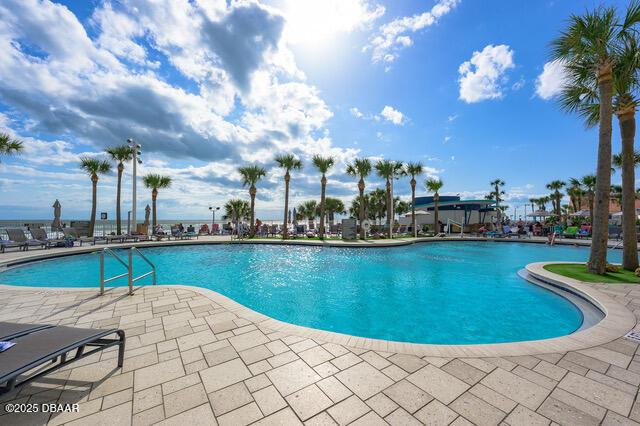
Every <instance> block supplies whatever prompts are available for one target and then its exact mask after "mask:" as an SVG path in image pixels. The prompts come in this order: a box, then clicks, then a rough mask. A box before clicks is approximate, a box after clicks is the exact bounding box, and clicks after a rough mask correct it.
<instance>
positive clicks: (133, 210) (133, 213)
mask: <svg viewBox="0 0 640 426" xmlns="http://www.w3.org/2000/svg"><path fill="white" fill-rule="evenodd" d="M127 143H128V144H129V146H130V147H131V152H132V153H133V188H132V191H131V198H132V206H131V224H132V225H133V231H134V232H135V231H136V230H137V223H136V202H137V194H136V182H137V174H136V168H137V165H138V164H142V159H140V157H139V155H142V151H140V149H141V148H142V145H140V144H138V143H136V142H135V141H134V140H133V139H131V138H129V139H127Z"/></svg>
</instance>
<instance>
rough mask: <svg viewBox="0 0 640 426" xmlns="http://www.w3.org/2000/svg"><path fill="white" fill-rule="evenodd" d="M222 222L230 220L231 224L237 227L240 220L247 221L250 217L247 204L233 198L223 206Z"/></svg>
mask: <svg viewBox="0 0 640 426" xmlns="http://www.w3.org/2000/svg"><path fill="white" fill-rule="evenodd" d="M223 208H224V215H223V216H222V218H223V219H224V220H230V221H231V223H233V224H234V225H237V224H238V222H240V220H243V219H244V220H248V219H249V217H250V214H251V213H250V210H251V209H250V208H249V202H248V201H246V200H241V199H239V198H233V199H231V200H229V201H227V202H226V203H225V205H224V207H223Z"/></svg>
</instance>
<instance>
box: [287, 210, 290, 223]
mask: <svg viewBox="0 0 640 426" xmlns="http://www.w3.org/2000/svg"><path fill="white" fill-rule="evenodd" d="M287 223H291V209H289V216H288V219H287Z"/></svg>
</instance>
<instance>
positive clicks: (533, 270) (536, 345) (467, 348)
mask: <svg viewBox="0 0 640 426" xmlns="http://www.w3.org/2000/svg"><path fill="white" fill-rule="evenodd" d="M425 240H426V241H486V239H483V238H480V239H469V238H465V239H461V238H443V239H437V240H436V239H434V238H425V239H417V240H416V239H410V240H408V241H407V240H403V241H402V242H397V243H396V241H384V240H380V241H381V243H375V242H372V243H373V244H371V245H369V244H366V245H365V244H362V243H359V244H358V243H356V244H358V245H356V247H371V246H373V245H374V244H375V246H376V247H389V246H401V245H408V244H413V243H416V242H423V241H425ZM505 241H508V240H505ZM529 241H530V242H533V241H531V240H529ZM511 242H523V240H511ZM175 243H178V244H175ZM223 243H228V242H226V241H220V242H211V241H209V242H206V241H200V242H198V241H185V242H164V243H163V244H159V243H137V244H134V243H132V244H118V245H109V247H112V248H127V247H132V246H139V247H154V246H165V245H167V246H168V245H189V244H223ZM242 243H243V244H252V243H256V241H255V240H252V241H243V242H242ZM259 243H276V244H277V243H278V241H277V240H274V241H270V240H262V241H260V242H259ZM310 243H311V244H310ZM313 243H315V244H313ZM318 243H319V244H318ZM383 243H386V244H384V245H383ZM390 243H393V244H390ZM280 244H290V242H280ZM297 245H316V246H317V245H327V244H325V243H324V242H320V241H299V242H297ZM331 246H343V247H344V246H345V245H331ZM349 247H353V245H351V246H349ZM66 250H67V252H62V253H58V254H53V255H51V254H47V255H43V254H39V255H38V254H36V255H25V256H18V257H15V258H13V259H11V260H8V261H5V262H0V266H3V265H5V266H6V265H19V264H21V263H26V262H32V261H37V260H42V259H49V258H54V257H58V256H65V255H73V254H82V253H87V252H94V251H96V247H95V246H91V247H87V248H84V247H82V248H78V250H75V249H66ZM98 250H99V248H98ZM43 252H44V251H43ZM550 263H578V262H538V263H532V264H529V265H527V266H526V270H527V272H528V273H529V274H531V275H532V276H533V277H535V278H537V279H540V280H542V281H544V282H547V283H550V284H552V285H554V286H556V287H560V288H563V289H566V290H568V291H570V292H572V293H574V294H578V295H579V296H580V297H582V298H584V299H586V300H587V301H589V302H590V303H592V304H593V305H595V306H596V307H597V308H598V309H600V310H601V311H602V312H604V314H605V316H604V318H603V319H602V321H600V322H599V323H598V324H596V325H594V326H593V327H590V328H588V329H585V330H580V331H576V332H574V333H572V334H569V335H565V336H560V337H555V338H551V339H544V340H533V341H524V342H512V343H491V344H474V345H432V344H419V343H408V342H396V341H389V340H382V339H371V338H365V337H357V336H352V335H347V334H342V333H335V332H330V331H324V330H319V329H314V328H309V327H304V326H300V325H295V324H290V323H286V322H283V321H279V320H276V319H274V318H271V317H268V316H266V315H264V314H261V313H259V312H256V311H254V310H252V309H250V308H248V307H246V306H244V305H242V304H240V303H238V302H236V301H234V300H232V299H230V298H228V297H226V296H224V295H222V294H220V293H217V292H215V291H213V290H209V289H205V288H201V287H195V286H185V285H178V284H176V285H170V284H167V285H163V287H173V288H183V289H189V290H191V291H195V292H197V293H199V294H202V295H204V296H206V297H208V298H209V299H210V300H212V301H214V302H216V303H218V304H220V305H221V306H223V307H225V308H226V309H227V310H229V311H231V312H234V313H237V314H238V315H241V316H242V317H245V318H248V319H251V320H252V321H254V322H255V323H257V324H260V325H262V326H264V327H268V328H270V329H273V330H277V331H281V332H285V333H289V334H292V335H297V336H301V337H307V338H311V339H314V340H315V339H318V340H323V341H325V342H328V343H336V344H340V345H346V346H350V347H354V348H360V349H367V350H375V351H382V352H396V353H404V354H410V355H417V356H421V357H422V356H434V357H443V358H453V357H457V358H466V357H474V358H475V357H499V356H520V355H535V354H544V353H554V352H568V351H575V350H580V349H586V348H590V347H593V346H598V345H602V344H605V343H608V342H610V341H613V340H615V339H617V338H620V337H622V336H624V335H625V334H626V333H627V332H628V331H629V330H631V329H633V328H634V327H635V325H636V318H635V316H634V314H633V313H632V312H631V311H629V310H628V309H627V308H626V307H625V306H623V305H622V304H620V303H618V302H617V301H615V300H614V299H613V298H611V297H609V296H608V295H606V294H604V293H602V292H600V291H598V290H596V289H595V288H593V287H592V286H590V285H589V284H586V283H582V282H580V281H576V280H573V279H571V278H567V277H563V276H560V275H557V274H554V273H552V272H549V271H547V270H545V269H544V268H543V266H544V265H546V264H550ZM594 284H598V283H594ZM531 285H535V284H531ZM0 288H4V289H11V290H24V291H42V290H44V289H46V290H52V289H56V290H59V291H61V292H64V291H86V292H91V293H95V292H96V290H97V289H96V288H69V287H55V288H52V287H26V286H24V287H23V286H12V285H2V284H0Z"/></svg>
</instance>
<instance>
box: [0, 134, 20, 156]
mask: <svg viewBox="0 0 640 426" xmlns="http://www.w3.org/2000/svg"><path fill="white" fill-rule="evenodd" d="M23 149H24V145H23V143H22V141H20V140H18V139H14V138H12V137H11V136H10V135H9V134H8V133H0V157H3V156H7V157H9V156H12V155H14V154H17V153H19V152H21V151H22V150H23Z"/></svg>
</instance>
